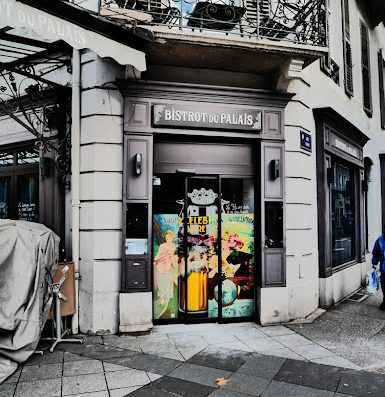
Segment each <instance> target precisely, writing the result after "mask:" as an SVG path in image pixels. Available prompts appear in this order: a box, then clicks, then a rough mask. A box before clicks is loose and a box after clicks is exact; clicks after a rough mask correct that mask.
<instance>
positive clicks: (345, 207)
mask: <svg viewBox="0 0 385 397" xmlns="http://www.w3.org/2000/svg"><path fill="white" fill-rule="evenodd" d="M333 168H334V170H335V171H334V172H335V178H334V182H333V183H332V184H331V186H330V189H331V205H330V207H331V216H332V266H333V268H334V267H337V266H340V265H342V264H344V263H347V262H350V261H352V260H354V259H356V254H355V252H356V251H355V230H356V227H355V223H356V215H355V202H354V191H355V189H354V170H353V167H351V166H349V165H347V164H344V163H342V162H339V161H335V162H334V164H333Z"/></svg>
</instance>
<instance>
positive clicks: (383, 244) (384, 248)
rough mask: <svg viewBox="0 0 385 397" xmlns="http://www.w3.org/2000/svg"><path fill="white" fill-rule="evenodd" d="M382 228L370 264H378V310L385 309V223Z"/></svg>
mask: <svg viewBox="0 0 385 397" xmlns="http://www.w3.org/2000/svg"><path fill="white" fill-rule="evenodd" d="M382 230H383V232H382V234H381V235H380V236H379V237H378V238H377V240H376V242H375V243H374V246H373V251H372V255H373V256H372V265H373V267H375V266H377V265H378V264H380V274H381V276H380V284H381V290H382V295H383V300H382V303H381V305H380V310H385V225H384V226H383V228H382Z"/></svg>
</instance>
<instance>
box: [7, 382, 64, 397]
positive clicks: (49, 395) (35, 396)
mask: <svg viewBox="0 0 385 397" xmlns="http://www.w3.org/2000/svg"><path fill="white" fill-rule="evenodd" d="M60 393H61V379H44V380H36V381H33V382H20V383H19V384H18V385H17V387H16V393H15V394H14V397H26V396H28V397H59V396H60Z"/></svg>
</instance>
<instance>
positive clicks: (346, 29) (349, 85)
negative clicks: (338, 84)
mask: <svg viewBox="0 0 385 397" xmlns="http://www.w3.org/2000/svg"><path fill="white" fill-rule="evenodd" d="M342 38H343V47H344V73H345V80H344V85H345V92H346V95H348V96H350V97H352V96H353V93H354V92H353V61H352V47H351V44H350V17H349V0H342Z"/></svg>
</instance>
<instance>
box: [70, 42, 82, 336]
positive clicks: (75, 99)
mask: <svg viewBox="0 0 385 397" xmlns="http://www.w3.org/2000/svg"><path fill="white" fill-rule="evenodd" d="M80 67H81V66H80V51H79V50H77V49H75V48H74V49H73V54H72V109H71V117H72V123H71V151H72V153H71V172H72V176H71V191H72V202H71V204H72V260H73V262H74V268H75V302H76V312H75V314H74V315H73V317H72V333H73V334H77V333H78V332H79V249H80Z"/></svg>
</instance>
